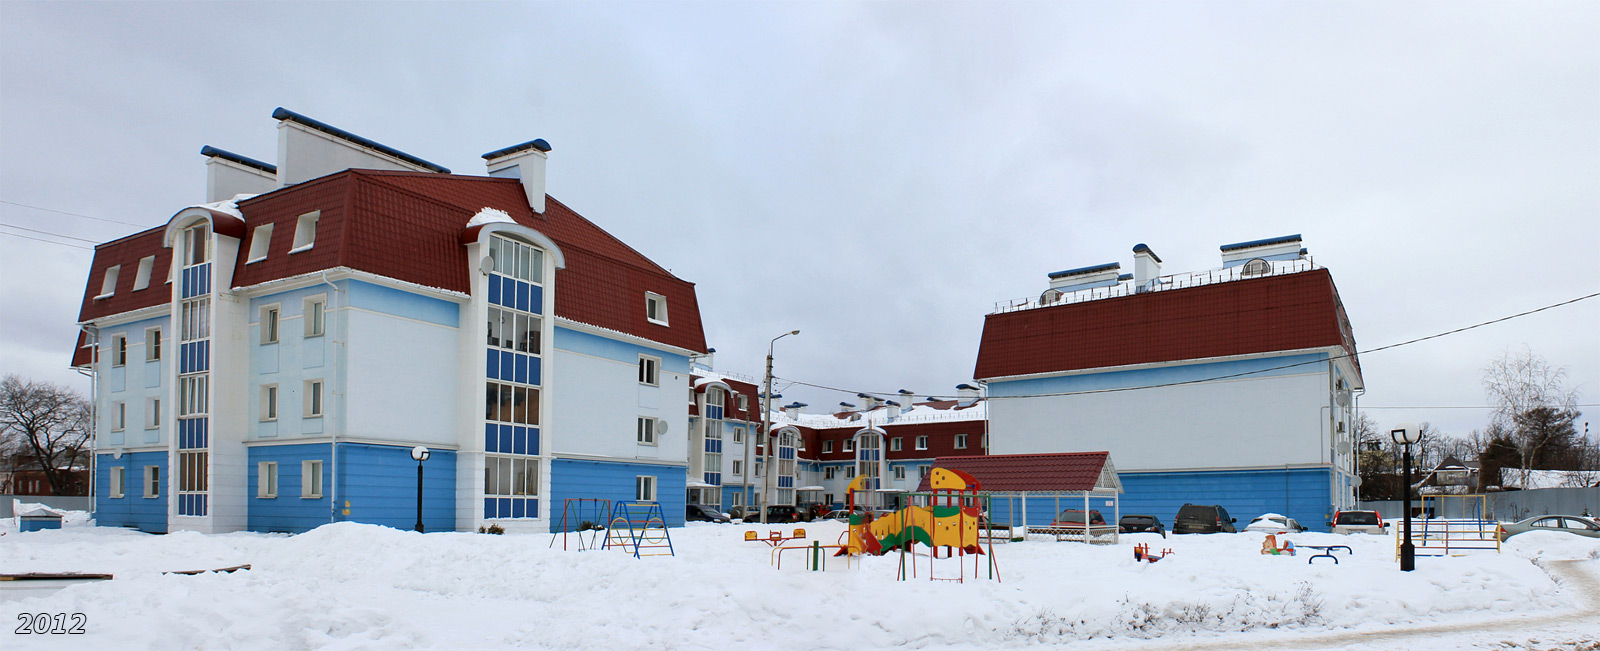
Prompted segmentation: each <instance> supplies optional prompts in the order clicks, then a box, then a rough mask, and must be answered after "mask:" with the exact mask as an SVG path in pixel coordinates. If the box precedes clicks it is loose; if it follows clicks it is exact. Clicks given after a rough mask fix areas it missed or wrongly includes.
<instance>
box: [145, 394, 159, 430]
mask: <svg viewBox="0 0 1600 651" xmlns="http://www.w3.org/2000/svg"><path fill="white" fill-rule="evenodd" d="M144 428H145V429H161V399H160V398H145V399H144Z"/></svg>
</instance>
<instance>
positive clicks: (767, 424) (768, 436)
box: [760, 330, 800, 524]
mask: <svg viewBox="0 0 1600 651" xmlns="http://www.w3.org/2000/svg"><path fill="white" fill-rule="evenodd" d="M797 334H800V331H799V330H793V331H790V332H785V333H783V334H781V335H778V336H776V337H773V338H772V341H769V342H767V381H766V390H764V391H763V392H762V393H761V443H762V444H763V445H765V446H766V457H767V461H766V464H765V465H766V472H764V473H762V475H761V507H760V508H761V524H767V507H768V506H769V505H771V504H772V447H773V446H772V347H773V346H775V345H777V343H778V340H779V339H782V338H784V337H787V336H789V335H797Z"/></svg>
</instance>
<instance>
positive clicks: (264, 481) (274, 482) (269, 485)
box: [256, 461, 278, 500]
mask: <svg viewBox="0 0 1600 651" xmlns="http://www.w3.org/2000/svg"><path fill="white" fill-rule="evenodd" d="M277 496H278V462H276V461H262V462H260V463H257V464H256V497H259V498H262V499H269V500H270V499H273V498H275V497H277Z"/></svg>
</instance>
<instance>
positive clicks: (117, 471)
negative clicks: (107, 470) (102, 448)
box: [109, 466, 125, 498]
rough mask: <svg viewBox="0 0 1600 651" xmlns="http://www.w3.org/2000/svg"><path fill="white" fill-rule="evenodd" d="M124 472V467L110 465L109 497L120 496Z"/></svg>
mask: <svg viewBox="0 0 1600 651" xmlns="http://www.w3.org/2000/svg"><path fill="white" fill-rule="evenodd" d="M124 472H125V469H124V468H122V467H120V466H112V467H111V486H110V488H109V490H110V491H111V497H113V498H116V497H122V490H123V481H124V480H123V473H124Z"/></svg>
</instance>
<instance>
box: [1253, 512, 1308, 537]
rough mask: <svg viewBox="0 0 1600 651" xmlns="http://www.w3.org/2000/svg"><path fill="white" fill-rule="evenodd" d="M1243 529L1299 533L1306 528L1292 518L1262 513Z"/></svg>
mask: <svg viewBox="0 0 1600 651" xmlns="http://www.w3.org/2000/svg"><path fill="white" fill-rule="evenodd" d="M1244 530H1245V531H1262V532H1266V533H1300V532H1302V531H1305V530H1306V528H1305V527H1302V526H1300V523H1299V522H1296V521H1295V519H1294V518H1291V517H1289V516H1286V515H1279V514H1277V513H1263V514H1262V515H1261V516H1260V517H1257V518H1256V519H1254V520H1251V521H1250V524H1249V525H1248V526H1246V527H1245V528H1244Z"/></svg>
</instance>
